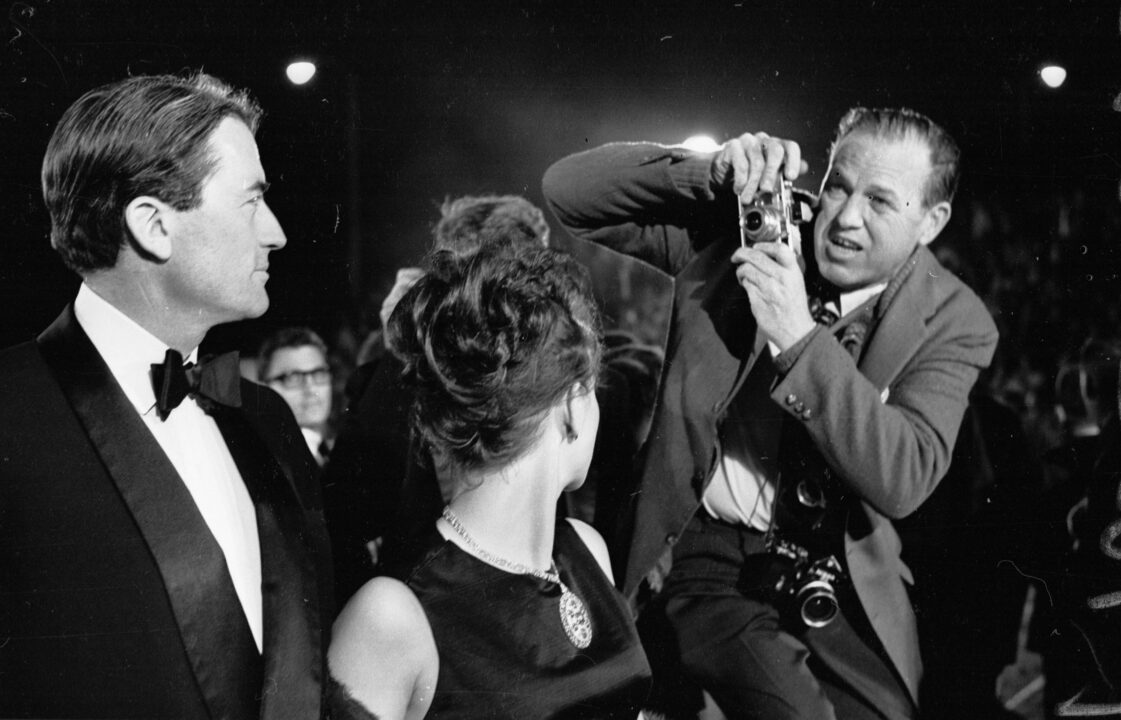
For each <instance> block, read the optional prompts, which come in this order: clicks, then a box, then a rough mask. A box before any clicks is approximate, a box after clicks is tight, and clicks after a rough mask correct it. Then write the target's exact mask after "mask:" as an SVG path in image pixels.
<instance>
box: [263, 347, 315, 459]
mask: <svg viewBox="0 0 1121 720" xmlns="http://www.w3.org/2000/svg"><path fill="white" fill-rule="evenodd" d="M257 358H258V362H257V379H258V380H259V381H260V382H262V383H264V384H265V385H268V386H269V387H271V388H272V389H273V390H275V391H277V392H278V393H280V396H281V397H283V398H284V400H285V402H287V403H288V406H289V407H290V408H292V413H293V414H294V415H295V416H296V422H297V423H298V424H299V426H300V431H301V432H303V434H304V440H305V441H306V442H307V445H308V449H309V450H311V454H312V455H314V456H315V459H316V461H317V462H318V463H319V464H320V465H323V463H324V461H326V459H327V454H328V452H330V446H331V443H332V441H333V439H334V438H333V437H331V435H330V433H329V432H328V427H329V421H330V418H331V368H330V365H329V364H328V362H327V344H326V343H325V342H323V339H322V338H321V337H319V335H317V334H316V333H315V332H314V331H313V330H311V329H310V328H306V327H286V328H281V329H280V330H277V331H276V332H275V333H273V334H272V335H271V336H269V337H268V338H266V339H265V342H264V343H262V344H261V349H260V351H259V352H258V353H257Z"/></svg>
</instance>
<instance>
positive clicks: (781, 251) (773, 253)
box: [733, 242, 801, 272]
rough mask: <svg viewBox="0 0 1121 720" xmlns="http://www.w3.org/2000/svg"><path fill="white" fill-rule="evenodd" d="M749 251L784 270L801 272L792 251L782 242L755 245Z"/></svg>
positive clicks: (796, 257)
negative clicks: (766, 258)
mask: <svg viewBox="0 0 1121 720" xmlns="http://www.w3.org/2000/svg"><path fill="white" fill-rule="evenodd" d="M750 249H751V250H754V251H756V252H759V253H762V254H763V255H766V256H767V257H769V258H770V259H771V260H774V261H775V262H776V263H778V264H779V265H781V266H782V267H784V268H789V269H791V270H798V271H799V272H800V271H801V266H800V265H799V264H798V256H797V255H796V254H795V253H794V249H793V248H792V247H790V246H789V245H787V244H786V243H784V242H763V243H755V244H754V245H752V246H751V248H750ZM733 257H734V256H733Z"/></svg>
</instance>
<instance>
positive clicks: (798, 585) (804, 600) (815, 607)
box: [770, 538, 845, 628]
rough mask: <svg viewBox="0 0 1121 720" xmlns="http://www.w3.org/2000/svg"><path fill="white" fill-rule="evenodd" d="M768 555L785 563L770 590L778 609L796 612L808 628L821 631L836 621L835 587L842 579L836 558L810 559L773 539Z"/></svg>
mask: <svg viewBox="0 0 1121 720" xmlns="http://www.w3.org/2000/svg"><path fill="white" fill-rule="evenodd" d="M770 550H771V552H773V553H774V554H775V555H778V556H779V557H781V558H784V559H785V560H787V561H789V563H790V564H789V566H788V567H787V570H786V572H784V573H781V574H780V576H779V577H778V579H777V581H776V582H775V584H774V586H773V589H774V593H775V596H776V598H775V599H776V600H777V601H778V603H777V604H778V605H779V606H780V607H785V608H788V610H789V611H792V612H796V613H797V614H798V617H799V618H800V619H801V621H802V623H803V624H804V625H805V626H806V627H810V628H822V627H825V626H826V625H828V624H829V623H831V622H833V618H835V617H837V612H838V610H839V606H838V604H837V590H836V585H837V584H838V583H839V582H842V581H843V580H844V578H845V571H844V568H842V567H841V563H840V562H839V561H838V560H837V558H836V557H834V556H832V555H827V556H825V557H817V558H814V557H811V556H810V553H809V552H808V551H807V550H806V549H805V548H803V547H801V546H799V545H796V544H794V543H792V542H789V541H786V540H782V539H779V538H774V539H773V540H772V543H771V547H770Z"/></svg>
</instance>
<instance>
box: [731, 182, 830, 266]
mask: <svg viewBox="0 0 1121 720" xmlns="http://www.w3.org/2000/svg"><path fill="white" fill-rule="evenodd" d="M807 196H808V197H809V198H811V199H812V197H813V196H812V195H810V194H809V193H807V192H805V191H804V190H799V189H797V188H795V187H794V185H793V184H792V183H791V182H790V181H789V180H786V179H782V180H780V181H779V186H778V187H777V188H775V189H774V190H773V191H762V190H761V191H759V192H757V193H755V197H753V198H752V199H751V202H749V203H740V245H742V246H744V247H747V246H749V245H754V244H755V243H762V242H784V243H786V244H787V245H789V246H790V247H791V248H793V249H794V252H801V250H802V234H801V232H800V231H799V229H798V224H799V223H801V222H802V220H803V219H804V218H803V213H802V208H803V199H804V198H806V197H807Z"/></svg>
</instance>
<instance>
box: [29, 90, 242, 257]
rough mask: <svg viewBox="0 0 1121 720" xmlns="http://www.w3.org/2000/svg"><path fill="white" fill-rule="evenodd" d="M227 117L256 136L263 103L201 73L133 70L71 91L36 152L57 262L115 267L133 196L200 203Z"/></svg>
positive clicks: (176, 204) (182, 204) (179, 204)
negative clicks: (43, 148)
mask: <svg viewBox="0 0 1121 720" xmlns="http://www.w3.org/2000/svg"><path fill="white" fill-rule="evenodd" d="M227 117H233V118H236V119H238V120H240V121H242V122H244V123H245V124H246V126H247V127H248V128H249V130H250V131H251V132H253V133H256V131H257V125H258V123H259V122H260V118H261V108H260V107H259V106H258V105H257V103H256V102H255V101H254V100H252V99H251V98H250V97H249V96H248V94H247V93H246V92H245V91H237V90H234V89H233V88H231V87H230V86H228V85H226V84H225V83H223V82H221V81H220V80H217V79H216V78H213V77H211V76H210V75H206V74H204V73H198V74H195V75H192V76H189V77H177V76H173V75H143V76H139V77H131V78H128V79H127V80H121V81H119V82H115V83H110V84H108V85H104V86H102V87H99V88H96V89H94V90H91V91H89V92H87V93H86V94H85V95H83V96H82V97H80V98H78V100H77V101H76V102H75V103H74V104H73V105H71V106H70V107H69V108H68V109H67V110H66V112H65V113H63V115H62V119H61V120H59V122H58V125H57V126H56V127H55V130H54V133H53V134H52V135H51V140H50V143H49V144H48V145H47V153H46V156H45V157H44V158H43V171H42V183H43V199H44V201H45V202H46V205H47V210H48V211H49V212H50V215H51V245H52V246H53V247H54V248H55V249H56V250H57V251H58V253H59V255H61V256H62V260H63V262H65V263H66V265H67V266H68V267H69V268H71V269H72V270H74V271H75V272H78V273H81V272H84V271H90V270H97V269H101V268H111V267H113V266H114V265H116V263H117V255H118V253H119V252H120V249H121V247H122V246H123V245H125V244H126V243H127V242H128V241H129V230H128V227H127V225H126V224H125V216H124V214H125V208H126V207H127V205H128V203H130V202H131V201H132V200H134V199H135V198H137V197H140V196H142V195H150V196H152V197H155V198H157V199H159V200H162V201H163V202H165V203H167V204H168V205H170V206H172V207H173V208H175V209H176V210H190V209H193V208H196V207H198V206H199V204H200V203H201V202H202V186H203V184H204V183H205V181H206V179H207V178H208V177H210V175H211V174H212V173H213V172H214V169H215V166H216V164H217V158H216V157H215V156H214V155H213V153H212V152H211V149H210V146H209V140H210V135H211V133H213V132H214V130H215V129H216V128H217V126H218V125H219V124H220V123H221V122H222V121H223V120H224V119H225V118H227Z"/></svg>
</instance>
